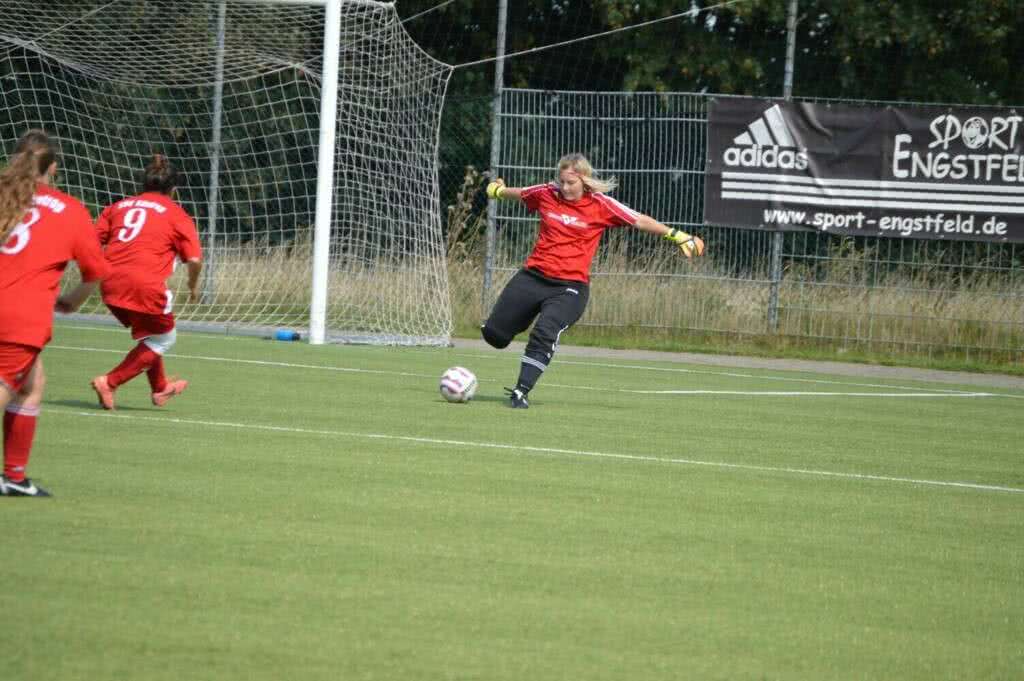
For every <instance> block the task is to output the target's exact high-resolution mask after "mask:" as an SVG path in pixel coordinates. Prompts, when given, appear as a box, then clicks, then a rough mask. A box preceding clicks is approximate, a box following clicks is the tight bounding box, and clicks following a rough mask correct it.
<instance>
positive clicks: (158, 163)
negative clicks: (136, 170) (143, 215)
mask: <svg viewBox="0 0 1024 681" xmlns="http://www.w3.org/2000/svg"><path fill="white" fill-rule="evenodd" d="M179 184H181V175H180V173H178V170H177V169H176V168H175V167H174V166H173V165H171V162H170V161H169V160H167V157H166V156H164V155H163V154H159V153H158V154H153V160H152V161H150V162H149V165H147V166H146V169H145V170H144V171H142V191H144V192H160V193H161V194H168V195H169V194H171V193H172V192H173V191H174V188H175V187H177V186H178V185H179Z"/></svg>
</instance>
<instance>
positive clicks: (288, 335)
mask: <svg viewBox="0 0 1024 681" xmlns="http://www.w3.org/2000/svg"><path fill="white" fill-rule="evenodd" d="M274 339H275V340H280V341H297V340H300V339H301V336H299V332H298V331H292V330H291V329H278V330H277V333H275V334H274Z"/></svg>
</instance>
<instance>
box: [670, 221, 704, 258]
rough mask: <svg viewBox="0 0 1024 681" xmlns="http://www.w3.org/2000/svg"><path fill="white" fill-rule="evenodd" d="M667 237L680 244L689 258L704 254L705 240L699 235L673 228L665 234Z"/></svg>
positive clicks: (680, 248)
mask: <svg viewBox="0 0 1024 681" xmlns="http://www.w3.org/2000/svg"><path fill="white" fill-rule="evenodd" d="M665 238H666V239H668V240H669V241H671V242H672V243H674V244H675V245H677V246H679V250H681V251H682V252H683V255H685V256H686V257H687V258H692V257H693V256H695V255H698V256H699V255H703V254H704V240H703V239H701V238H700V237H699V236H693V235H692V234H687V233H686V232H684V231H683V230H681V229H674V228H673V229H671V230H669V233H668V234H666V235H665Z"/></svg>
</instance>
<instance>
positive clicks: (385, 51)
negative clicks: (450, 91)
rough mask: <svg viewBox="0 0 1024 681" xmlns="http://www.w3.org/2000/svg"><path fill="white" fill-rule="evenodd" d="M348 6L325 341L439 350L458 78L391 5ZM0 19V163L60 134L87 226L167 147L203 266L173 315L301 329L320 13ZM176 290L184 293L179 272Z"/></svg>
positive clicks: (178, 6)
mask: <svg viewBox="0 0 1024 681" xmlns="http://www.w3.org/2000/svg"><path fill="white" fill-rule="evenodd" d="M341 8H342V20H341V47H340V65H339V78H338V124H337V126H336V140H337V141H336V145H335V169H334V182H335V189H334V197H333V199H334V200H333V206H334V208H333V216H332V218H333V219H332V227H331V238H330V267H329V275H328V288H327V290H328V293H327V301H328V303H327V304H328V307H327V325H328V338H330V339H335V340H343V339H349V340H362V341H368V342H384V343H425V344H431V343H446V342H447V341H448V338H449V336H450V331H451V312H450V309H449V297H448V282H447V275H446V269H445V253H444V241H443V236H442V233H441V221H440V217H441V216H440V201H439V198H438V189H437V144H438V127H439V123H440V113H441V107H442V103H443V98H444V91H445V87H446V85H447V82H448V78H449V76H450V73H451V69H450V67H449V66H448V65H446V64H443V63H440V62H438V61H436V60H434V59H432V58H430V57H429V56H428V55H427V54H426V53H424V52H423V51H422V50H421V49H420V48H419V47H418V46H417V45H416V44H415V43H413V42H412V41H411V39H410V38H409V37H408V35H407V34H406V33H405V31H404V29H403V28H402V26H401V23H400V22H399V20H398V18H397V16H396V13H395V10H394V7H393V4H391V3H378V2H371V1H370V0H342V3H341ZM2 10H3V11H2V12H0V85H2V88H0V143H2V144H3V149H4V152H6V150H8V149H10V147H11V146H12V144H13V142H14V140H16V139H17V138H18V137H19V136H20V135H21V134H22V133H23V132H24V131H25V130H26V129H27V128H30V127H41V128H44V129H46V130H47V131H49V132H50V133H51V134H53V135H55V136H56V138H57V139H58V141H59V143H60V146H61V173H60V177H59V181H58V185H59V186H60V187H61V188H62V189H65V190H66V191H68V192H70V193H71V194H73V195H75V196H77V197H79V198H81V199H82V200H83V201H84V202H85V203H86V205H87V206H88V207H89V208H90V209H91V210H92V211H93V213H94V214H98V211H99V210H100V209H102V207H103V206H105V205H107V204H109V203H111V202H113V201H116V200H118V199H120V198H122V197H124V196H126V195H131V194H134V193H137V192H138V190H139V189H138V185H137V182H138V177H139V172H140V171H141V169H142V167H143V166H144V165H145V163H146V161H147V160H148V159H149V158H150V157H151V155H152V154H153V153H154V152H156V151H159V152H162V153H165V154H167V155H168V156H169V157H170V158H171V160H172V161H174V162H176V164H177V165H178V166H179V167H180V168H181V169H182V170H183V171H184V173H185V177H186V182H185V184H184V186H182V187H180V188H179V194H178V196H179V200H180V202H181V203H182V205H183V206H184V207H185V208H186V209H187V210H188V211H189V212H190V214H192V215H193V217H194V218H195V219H196V225H197V227H198V228H199V231H200V235H201V238H202V241H203V246H204V249H205V253H206V261H207V267H206V274H205V277H204V282H203V289H204V296H203V300H202V302H201V303H198V304H185V303H181V304H179V305H178V306H177V309H176V313H177V315H178V318H179V320H182V321H184V322H186V324H187V323H188V322H192V323H198V324H206V325H216V326H217V327H218V328H220V327H223V328H228V329H238V330H240V331H244V330H245V329H247V328H262V327H275V326H288V327H300V328H301V327H303V326H305V325H306V324H308V321H309V306H310V295H311V277H312V263H311V253H312V239H313V224H314V212H315V204H316V180H317V149H318V144H319V134H320V131H319V125H320V124H319V120H320V115H319V107H320V89H321V82H322V79H321V71H322V69H321V62H322V58H323V36H324V9H323V7H322V6H316V5H315V4H308V3H301V2H295V1H294V0H291V1H288V0H280V1H277V2H274V1H272V0H226V1H224V0H175V2H145V1H144V0H114V1H113V2H111V1H110V0H77V1H75V0H67V1H63V2H56V3H40V2H38V0H4V2H3V3H2ZM172 284H173V286H174V287H175V288H177V289H178V292H179V293H180V292H182V289H183V281H182V280H181V278H180V275H179V277H178V278H177V279H174V280H172ZM177 299H178V300H179V301H184V300H185V296H180V295H179V296H177ZM97 311H98V309H97Z"/></svg>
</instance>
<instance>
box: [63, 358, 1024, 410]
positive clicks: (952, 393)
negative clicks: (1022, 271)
mask: <svg viewBox="0 0 1024 681" xmlns="http://www.w3.org/2000/svg"><path fill="white" fill-rule="evenodd" d="M47 348H52V349H55V350H72V351H77V352H102V353H108V354H116V355H123V354H124V352H125V351H124V350H113V349H109V348H88V347H80V346H73V345H57V344H52V345H48V346H47ZM165 357H172V358H176V359H190V360H200V361H205V362H221V363H234V364H249V365H254V366H267V367H282V368H287V369H313V370H316V371H337V372H343V373H353V374H377V375H385V376H402V377H408V378H429V379H434V378H437V377H436V376H434V375H432V374H418V373H413V372H408V371H393V370H388V369H360V368H356V367H338V366H327V365H322V364H299V363H295V362H274V361H270V360H262V359H238V358H234V357H210V356H206V355H178V354H174V353H168V354H167V355H165ZM606 366H607V365H606ZM610 366H625V365H610ZM626 368H635V367H626ZM680 371H682V372H686V373H706V374H709V375H721V376H733V377H743V378H753V379H757V378H773V377H762V376H754V375H750V376H746V375H744V374H732V373H724V372H723V373H721V374H719V373H714V372H696V371H688V370H686V369H681V370H680ZM774 378H775V379H776V380H787V379H785V378H783V377H774ZM788 380H793V381H797V382H812V383H818V384H828V385H842V386H850V387H862V388H888V389H889V390H894V389H895V390H918V391H920V388H912V387H907V386H894V385H885V384H874V383H844V382H842V381H826V380H812V379H800V378H794V379H788ZM544 385H545V386H546V387H550V388H565V389H568V390H590V391H598V392H618V393H627V394H633V395H738V396H767V397H794V396H803V395H806V396H817V397H1015V398H1021V399H1024V396H1019V395H1007V394H1004V393H987V392H964V391H960V390H945V389H935V390H933V391H931V392H917V393H881V392H826V391H815V390H808V391H775V390H637V389H630V388H607V387H594V386H585V385H568V384H564V383H545V384H544Z"/></svg>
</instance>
